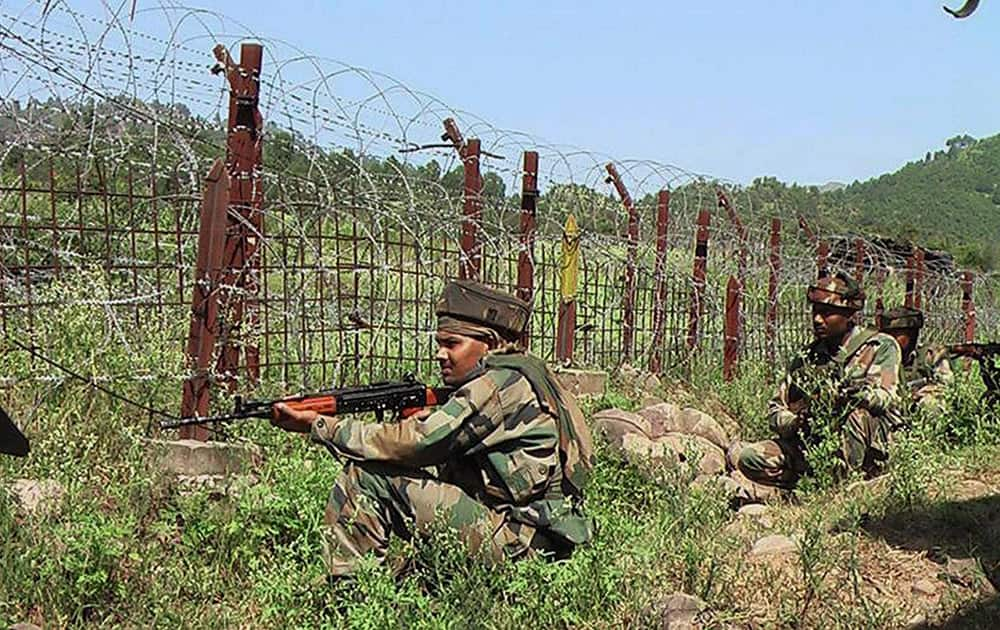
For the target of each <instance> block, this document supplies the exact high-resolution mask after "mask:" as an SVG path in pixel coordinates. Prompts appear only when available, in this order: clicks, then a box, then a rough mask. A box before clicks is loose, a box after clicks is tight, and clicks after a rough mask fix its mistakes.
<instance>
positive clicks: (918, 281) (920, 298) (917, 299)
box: [913, 247, 925, 309]
mask: <svg viewBox="0 0 1000 630" xmlns="http://www.w3.org/2000/svg"><path fill="white" fill-rule="evenodd" d="M913 266H914V267H915V270H914V272H915V274H914V282H913V308H917V309H919V308H923V304H924V271H925V268H924V250H923V249H922V248H920V247H918V248H916V251H915V252H914V253H913Z"/></svg>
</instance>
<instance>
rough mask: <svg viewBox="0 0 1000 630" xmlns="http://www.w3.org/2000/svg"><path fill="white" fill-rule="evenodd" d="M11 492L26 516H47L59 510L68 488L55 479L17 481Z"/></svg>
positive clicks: (11, 487) (12, 485)
mask: <svg viewBox="0 0 1000 630" xmlns="http://www.w3.org/2000/svg"><path fill="white" fill-rule="evenodd" d="M9 492H10V493H11V495H12V496H13V497H14V500H15V501H16V502H17V504H18V506H20V508H21V510H22V511H23V512H24V513H25V514H30V515H33V516H45V515H48V514H54V513H56V512H57V511H58V510H59V506H60V504H61V503H62V500H63V498H64V497H65V496H66V488H64V487H63V485H62V484H61V483H59V482H58V481H55V480H54V479H15V480H14V481H13V483H11V484H10V486H9Z"/></svg>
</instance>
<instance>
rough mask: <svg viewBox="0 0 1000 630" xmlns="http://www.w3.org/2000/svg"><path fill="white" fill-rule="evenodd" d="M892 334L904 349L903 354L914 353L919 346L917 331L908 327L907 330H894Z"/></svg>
mask: <svg viewBox="0 0 1000 630" xmlns="http://www.w3.org/2000/svg"><path fill="white" fill-rule="evenodd" d="M892 336H893V337H895V338H896V343H898V344H899V347H900V348H902V350H903V356H904V357H905V356H907V355H909V354H910V353H912V352H913V351H914V350H915V349H916V347H917V331H915V330H912V329H909V328H907V329H906V330H894V331H892Z"/></svg>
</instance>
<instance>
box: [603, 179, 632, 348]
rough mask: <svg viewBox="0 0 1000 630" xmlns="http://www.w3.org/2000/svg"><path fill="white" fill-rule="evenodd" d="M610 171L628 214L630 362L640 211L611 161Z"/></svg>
mask: <svg viewBox="0 0 1000 630" xmlns="http://www.w3.org/2000/svg"><path fill="white" fill-rule="evenodd" d="M605 169H606V170H607V172H608V177H607V179H606V181H607V182H608V183H610V184H613V185H614V187H615V190H616V191H618V196H619V197H620V198H621V201H622V206H624V207H625V212H626V213H627V214H628V231H627V237H628V242H627V245H626V249H627V252H626V258H625V295H624V296H623V300H622V362H629V361H631V360H632V356H633V353H634V350H635V294H636V287H637V284H636V275H635V274H636V271H635V267H636V257H637V255H638V251H639V249H638V248H639V213H638V211H637V210H636V208H635V203H634V202H633V201H632V196H631V195H629V193H628V189H627V188H625V184H624V183H623V182H622V178H621V176H620V175H618V169H616V168H615V165H614V164H612V163H611V162H608V163H607V164H606V165H605Z"/></svg>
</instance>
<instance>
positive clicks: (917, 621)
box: [903, 615, 927, 630]
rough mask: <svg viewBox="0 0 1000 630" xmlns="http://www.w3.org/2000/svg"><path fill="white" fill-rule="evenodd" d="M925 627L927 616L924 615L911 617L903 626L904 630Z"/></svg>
mask: <svg viewBox="0 0 1000 630" xmlns="http://www.w3.org/2000/svg"><path fill="white" fill-rule="evenodd" d="M926 626H927V616H926V615H913V616H912V617H910V619H909V620H908V621H907V622H906V625H904V626H903V628H904V630H916V629H917V628H924V627H926Z"/></svg>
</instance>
